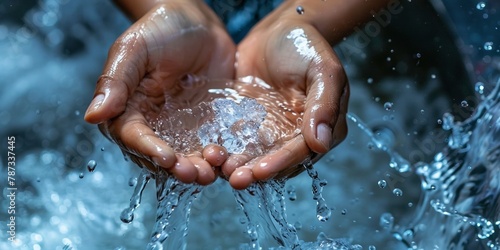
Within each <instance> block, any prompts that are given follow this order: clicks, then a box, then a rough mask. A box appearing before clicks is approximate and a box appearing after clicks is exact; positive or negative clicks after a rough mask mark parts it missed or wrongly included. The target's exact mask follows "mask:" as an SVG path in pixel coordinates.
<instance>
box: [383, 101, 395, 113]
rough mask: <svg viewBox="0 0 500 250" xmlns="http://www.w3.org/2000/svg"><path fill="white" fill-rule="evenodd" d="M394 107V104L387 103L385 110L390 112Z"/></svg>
mask: <svg viewBox="0 0 500 250" xmlns="http://www.w3.org/2000/svg"><path fill="white" fill-rule="evenodd" d="M393 105H394V103H392V102H386V103H384V109H385V110H387V111H390V110H391V109H392V106H393Z"/></svg>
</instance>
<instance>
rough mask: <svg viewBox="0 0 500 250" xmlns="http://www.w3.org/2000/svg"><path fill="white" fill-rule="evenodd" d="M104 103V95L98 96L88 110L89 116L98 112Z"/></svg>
mask: <svg viewBox="0 0 500 250" xmlns="http://www.w3.org/2000/svg"><path fill="white" fill-rule="evenodd" d="M103 101H104V94H98V95H97V96H96V97H94V100H92V102H91V103H90V105H89V107H88V109H87V112H85V113H86V114H88V113H90V112H94V111H96V110H98V109H99V108H100V107H101V105H102V103H103Z"/></svg>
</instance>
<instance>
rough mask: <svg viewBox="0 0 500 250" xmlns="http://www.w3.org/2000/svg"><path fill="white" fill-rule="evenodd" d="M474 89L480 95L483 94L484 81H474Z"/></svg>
mask: <svg viewBox="0 0 500 250" xmlns="http://www.w3.org/2000/svg"><path fill="white" fill-rule="evenodd" d="M474 89H475V90H476V92H477V93H478V94H480V95H483V94H484V83H482V82H476V85H475V86H474Z"/></svg>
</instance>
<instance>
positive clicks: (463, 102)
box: [460, 100, 469, 108]
mask: <svg viewBox="0 0 500 250" xmlns="http://www.w3.org/2000/svg"><path fill="white" fill-rule="evenodd" d="M460 106H462V107H463V108H466V107H469V103H467V101H465V100H464V101H462V102H461V103H460Z"/></svg>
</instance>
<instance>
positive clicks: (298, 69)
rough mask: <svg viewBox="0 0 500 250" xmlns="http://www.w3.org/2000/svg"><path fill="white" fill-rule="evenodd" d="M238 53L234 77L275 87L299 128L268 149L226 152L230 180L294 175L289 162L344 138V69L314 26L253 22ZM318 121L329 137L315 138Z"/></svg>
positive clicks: (239, 181) (245, 182) (238, 184)
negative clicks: (253, 154)
mask: <svg viewBox="0 0 500 250" xmlns="http://www.w3.org/2000/svg"><path fill="white" fill-rule="evenodd" d="M297 27H301V28H297ZM264 38H265V39H264ZM238 53H239V57H238V68H237V72H236V75H237V77H244V76H247V75H253V76H257V77H259V78H261V79H263V80H264V81H265V82H266V83H268V84H269V85H271V86H272V87H273V88H274V89H275V90H276V91H278V92H279V94H280V95H281V96H283V98H284V102H286V103H287V106H288V108H290V111H289V112H284V115H285V116H286V117H287V118H288V120H289V121H290V123H291V126H295V127H298V128H299V129H300V130H301V133H300V134H298V135H294V136H289V137H285V138H284V139H285V140H283V141H281V142H280V145H279V146H278V148H276V149H275V150H274V151H272V152H270V153H269V154H267V155H264V156H260V157H257V158H255V159H248V158H244V157H242V156H239V157H240V158H243V159H238V160H232V161H231V158H230V159H229V160H228V162H229V163H228V164H225V166H223V171H224V172H225V173H226V175H229V174H231V178H230V181H231V184H232V185H233V186H235V187H240V188H244V187H246V186H248V185H249V183H250V182H252V181H255V180H265V179H268V178H271V177H273V176H276V175H278V176H281V175H290V174H292V175H293V174H295V173H296V172H297V171H296V170H297V168H293V166H297V165H298V164H299V163H301V162H302V161H304V160H305V159H306V158H307V157H308V156H309V155H311V153H313V152H316V153H325V152H326V151H328V150H329V149H330V147H332V146H334V145H335V144H337V143H339V142H340V141H341V140H342V139H343V137H344V136H345V132H346V127H345V118H344V120H343V121H342V118H341V117H339V116H341V115H343V114H344V115H345V112H346V111H345V109H346V104H347V103H346V102H347V100H346V99H347V96H348V93H347V92H348V88H347V85H346V84H347V83H346V80H345V75H344V72H343V70H342V67H341V66H340V63H339V62H338V59H337V58H336V56H335V55H334V53H333V51H332V49H331V46H330V45H329V44H328V43H327V42H326V41H325V40H324V39H323V37H322V36H321V35H320V34H319V33H318V32H317V31H316V30H315V29H314V28H313V27H312V26H307V25H297V24H293V23H290V24H288V26H287V24H286V23H285V24H283V22H282V23H280V24H278V25H276V26H274V27H273V26H272V25H271V26H268V25H261V26H257V27H256V28H254V30H253V31H252V32H251V33H250V34H249V35H248V37H247V38H246V39H245V40H244V41H243V42H242V43H241V44H240V45H239V46H238ZM341 97H342V98H341ZM341 99H343V101H342V103H341V101H340V100H341ZM340 107H341V110H339V108H340ZM338 118H339V119H338ZM301 121H303V122H301ZM337 121H340V122H337ZM300 123H302V124H300ZM320 123H324V124H327V126H328V127H330V130H329V133H330V139H327V140H323V141H322V140H321V139H319V138H320V137H321V136H319V135H318V134H319V133H318V132H317V131H316V129H317V127H319V126H318V124H320ZM323 127H324V126H323ZM281 129H282V130H283V131H285V130H288V128H287V127H282V128H281ZM332 130H334V133H333V135H332V132H333V131H332ZM331 136H333V137H337V138H331ZM245 162H247V164H246V165H244V164H245ZM235 169H237V171H235ZM299 171H300V170H299ZM233 172H235V173H233Z"/></svg>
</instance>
